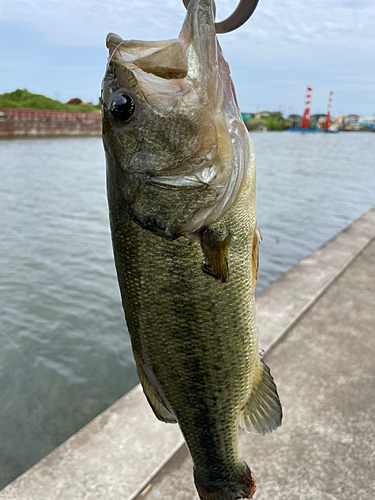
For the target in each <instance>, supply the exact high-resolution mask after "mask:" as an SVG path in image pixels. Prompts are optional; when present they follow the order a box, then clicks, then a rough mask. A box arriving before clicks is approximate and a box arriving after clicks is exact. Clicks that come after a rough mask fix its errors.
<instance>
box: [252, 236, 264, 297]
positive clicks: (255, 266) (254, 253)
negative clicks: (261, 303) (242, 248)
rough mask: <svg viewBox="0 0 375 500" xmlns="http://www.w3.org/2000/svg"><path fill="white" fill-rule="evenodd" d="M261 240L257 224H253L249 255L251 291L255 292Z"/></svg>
mask: <svg viewBox="0 0 375 500" xmlns="http://www.w3.org/2000/svg"><path fill="white" fill-rule="evenodd" d="M261 241H262V236H261V234H260V230H259V227H258V226H255V231H254V237H253V250H252V257H251V283H252V291H253V293H254V292H255V287H256V286H257V282H258V271H259V243H260V242H261Z"/></svg>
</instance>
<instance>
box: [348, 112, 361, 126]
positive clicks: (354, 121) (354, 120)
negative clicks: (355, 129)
mask: <svg viewBox="0 0 375 500" xmlns="http://www.w3.org/2000/svg"><path fill="white" fill-rule="evenodd" d="M359 118H360V117H359V115H355V114H352V115H346V117H345V125H348V126H349V127H351V126H357V125H359Z"/></svg>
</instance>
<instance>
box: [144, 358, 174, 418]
mask: <svg viewBox="0 0 375 500" xmlns="http://www.w3.org/2000/svg"><path fill="white" fill-rule="evenodd" d="M134 357H135V356H134ZM135 363H136V365H137V372H138V377H139V380H140V382H141V384H142V388H143V392H144V393H145V396H146V398H147V401H148V403H149V405H150V406H151V409H152V411H153V412H154V413H155V416H156V417H157V418H158V419H159V420H161V421H162V422H165V423H167V424H176V423H177V420H176V418H175V416H174V415H173V413H172V412H171V411H169V410H168V408H166V407H165V405H164V403H162V402H161V401H160V398H159V397H158V396H157V395H156V394H155V391H154V390H153V389H152V387H151V384H150V382H149V381H148V378H147V376H146V374H145V371H144V369H143V367H142V365H141V363H140V361H139V360H137V359H135Z"/></svg>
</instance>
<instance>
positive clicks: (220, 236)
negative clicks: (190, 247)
mask: <svg viewBox="0 0 375 500" xmlns="http://www.w3.org/2000/svg"><path fill="white" fill-rule="evenodd" d="M230 239H231V237H230V234H229V233H228V231H226V230H225V229H220V228H215V227H213V226H209V227H206V228H204V229H203V230H202V231H201V233H200V241H201V247H202V250H203V253H204V262H203V265H202V268H203V271H204V272H205V273H207V274H210V275H211V276H213V277H214V278H215V279H216V280H217V281H220V282H221V283H225V282H227V281H228V280H229V269H228V260H227V253H228V248H229V244H230Z"/></svg>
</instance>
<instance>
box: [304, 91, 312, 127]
mask: <svg viewBox="0 0 375 500" xmlns="http://www.w3.org/2000/svg"><path fill="white" fill-rule="evenodd" d="M311 96H312V87H307V88H306V98H305V111H304V112H303V116H302V125H301V128H309V123H310V104H311Z"/></svg>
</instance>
